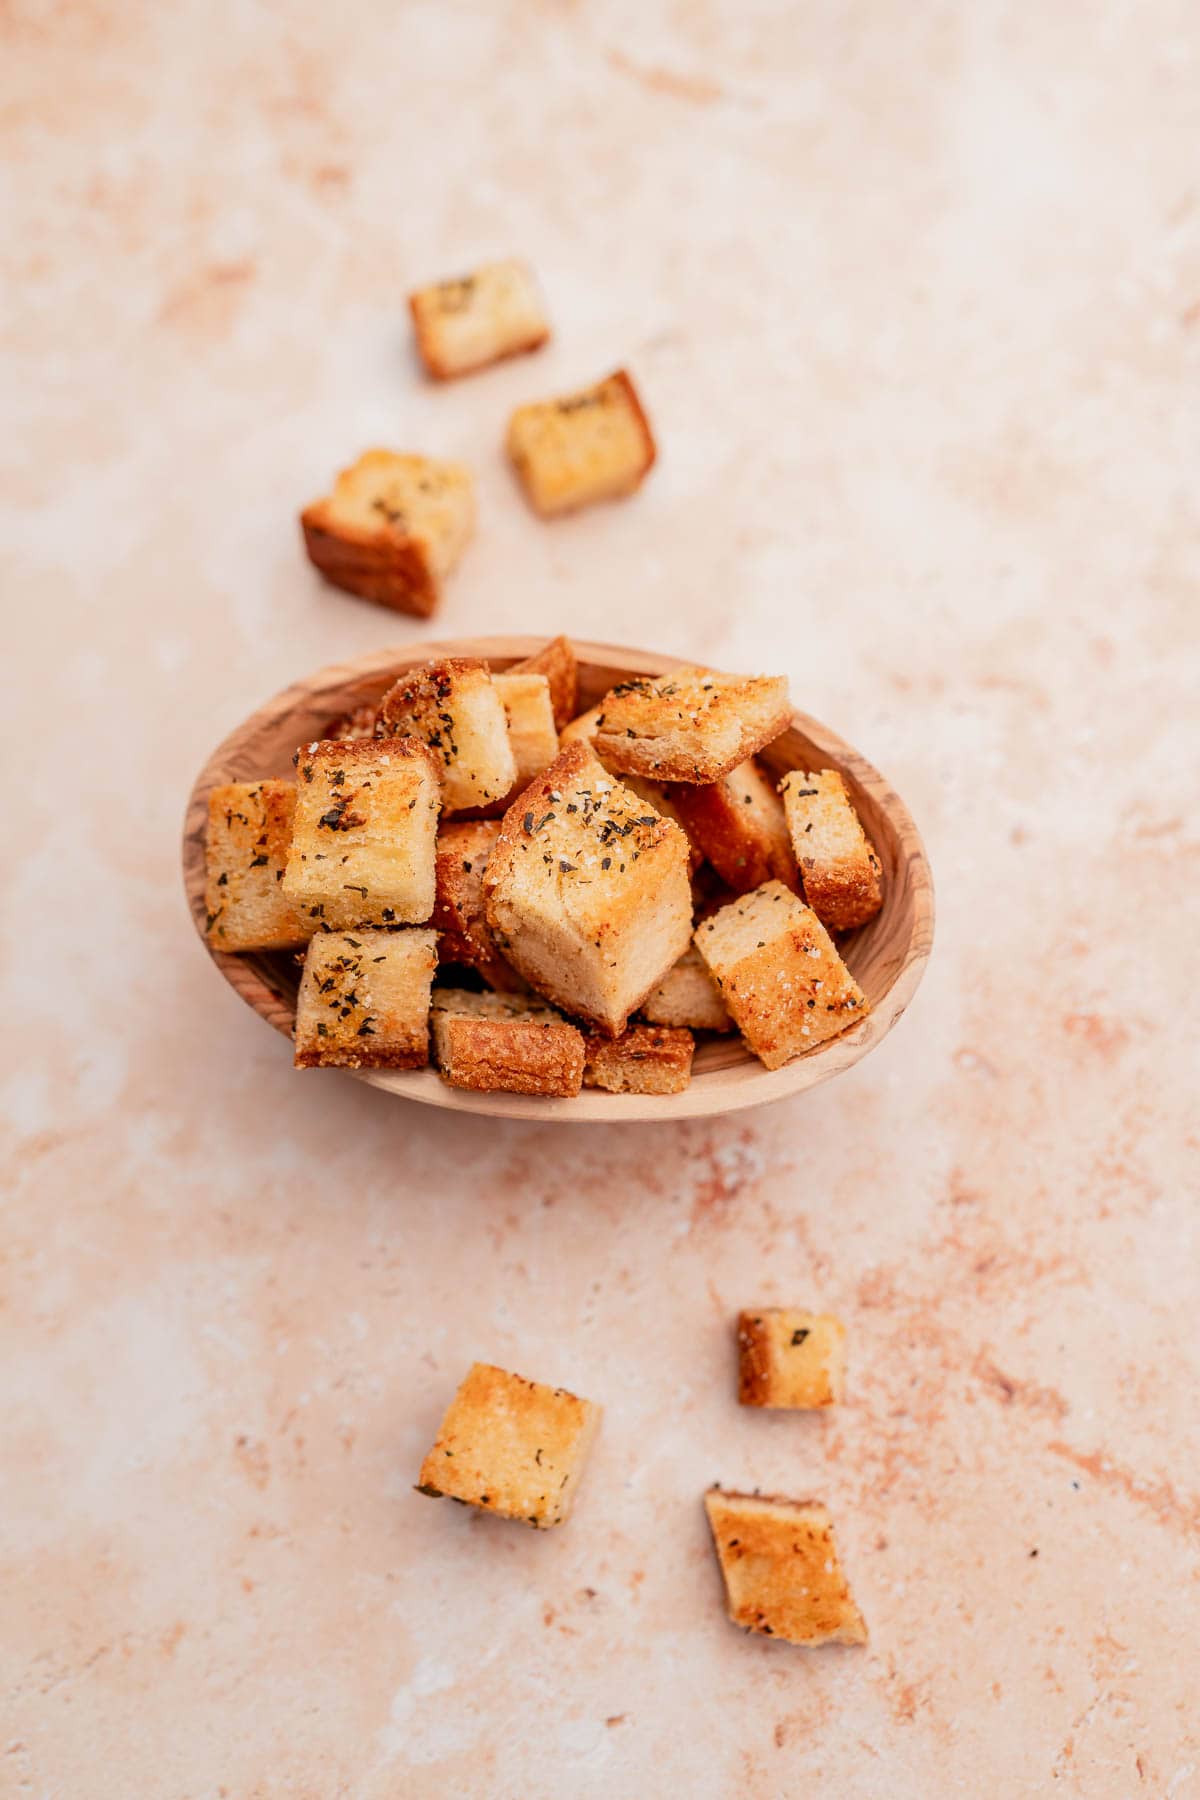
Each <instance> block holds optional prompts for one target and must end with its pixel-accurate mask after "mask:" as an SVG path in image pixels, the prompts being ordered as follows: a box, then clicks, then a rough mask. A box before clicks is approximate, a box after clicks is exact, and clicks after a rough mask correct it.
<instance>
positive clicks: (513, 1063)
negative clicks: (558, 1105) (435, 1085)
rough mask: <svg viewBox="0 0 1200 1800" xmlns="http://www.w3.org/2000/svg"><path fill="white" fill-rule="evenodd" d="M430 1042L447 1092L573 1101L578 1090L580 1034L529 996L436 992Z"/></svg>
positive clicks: (440, 989) (581, 1046) (579, 1086)
mask: <svg viewBox="0 0 1200 1800" xmlns="http://www.w3.org/2000/svg"><path fill="white" fill-rule="evenodd" d="M433 1043H434V1052H435V1055H436V1057H437V1064H438V1069H439V1070H440V1072H441V1074H442V1076H443V1078H444V1079H445V1080H446V1081H448V1082H449V1084H450V1086H451V1087H459V1088H472V1089H474V1090H475V1091H476V1092H477V1093H489V1094H490V1093H505V1094H550V1095H555V1096H557V1097H559V1098H563V1097H567V1098H573V1097H574V1095H576V1094H577V1093H578V1092H579V1090H580V1088H581V1086H582V1085H583V1034H582V1032H580V1031H579V1030H578V1029H577V1028H576V1027H575V1026H574V1025H569V1024H568V1023H567V1021H566V1020H565V1019H564V1018H563V1016H562V1014H561V1013H559V1012H555V1010H554V1008H553V1007H552V1006H547V1005H546V1003H545V1001H543V1000H538V999H536V998H535V997H532V996H531V997H528V998H526V997H525V996H523V995H520V994H497V993H490V994H471V993H466V992H463V991H460V990H457V989H454V988H439V989H438V991H437V992H436V993H435V994H434V996H433Z"/></svg>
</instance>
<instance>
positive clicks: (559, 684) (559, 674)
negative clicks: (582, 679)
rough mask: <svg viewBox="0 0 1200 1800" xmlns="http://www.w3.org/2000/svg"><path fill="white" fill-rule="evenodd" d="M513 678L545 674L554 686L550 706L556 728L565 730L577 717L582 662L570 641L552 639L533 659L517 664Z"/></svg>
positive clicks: (511, 671) (534, 654) (551, 688)
mask: <svg viewBox="0 0 1200 1800" xmlns="http://www.w3.org/2000/svg"><path fill="white" fill-rule="evenodd" d="M508 673H509V674H510V675H544V676H545V677H546V680H547V681H548V682H549V683H550V704H551V705H552V706H553V708H554V729H555V730H556V731H561V730H562V728H563V726H564V725H566V724H567V723H568V722H569V721H570V720H571V719H573V718H574V717H575V708H576V706H577V704H578V696H579V661H578V658H577V657H576V655H575V651H574V648H573V647H572V644H571V640H570V638H565V637H561V636H560V637H556V638H551V639H550V642H549V643H548V644H543V646H542V648H541V649H540V650H535V651H534V653H533V655H532V656H526V657H524V658H523V659H522V660H521V661H520V662H515V663H514V664H513V665H512V667H511V669H509V671H508Z"/></svg>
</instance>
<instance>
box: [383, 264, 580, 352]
mask: <svg viewBox="0 0 1200 1800" xmlns="http://www.w3.org/2000/svg"><path fill="white" fill-rule="evenodd" d="M408 306H409V311H410V312H411V313H412V318H413V325H414V327H415V328H416V335H417V348H418V350H419V351H420V353H421V361H422V362H423V363H424V364H425V367H426V368H427V369H428V371H429V373H430V374H431V375H433V376H436V377H437V379H438V380H439V381H446V380H448V379H449V378H450V377H451V376H454V375H469V374H470V373H471V372H472V371H473V370H475V369H484V368H486V367H487V366H488V364H489V363H494V362H500V361H501V360H502V359H503V358H504V357H506V356H519V355H521V354H522V353H523V352H525V351H528V350H536V349H538V348H539V347H540V346H541V345H542V344H544V343H545V342H546V339H547V338H548V337H549V336H550V327H549V325H548V324H547V322H546V314H545V310H544V308H543V306H542V298H541V295H540V294H539V293H538V289H537V283H536V282H535V281H534V279H533V273H532V271H531V270H530V269H529V267H528V266H527V265H526V264H525V263H523V262H516V261H510V262H496V263H486V264H484V266H483V267H482V268H479V269H476V270H475V271H474V273H473V274H470V275H463V276H460V277H458V278H457V279H456V280H453V281H439V282H436V283H434V285H433V286H432V287H424V288H418V289H417V291H416V293H415V294H410V295H409V297H408Z"/></svg>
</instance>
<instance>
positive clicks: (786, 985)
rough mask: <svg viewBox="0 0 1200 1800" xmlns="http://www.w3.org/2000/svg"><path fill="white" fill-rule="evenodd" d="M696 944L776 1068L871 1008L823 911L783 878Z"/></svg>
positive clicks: (711, 924) (705, 927)
mask: <svg viewBox="0 0 1200 1800" xmlns="http://www.w3.org/2000/svg"><path fill="white" fill-rule="evenodd" d="M695 941H696V948H697V949H698V950H699V952H700V954H701V956H702V957H703V958H704V960H705V962H706V963H707V964H708V966H709V969H710V970H711V972H712V974H713V976H714V978H715V980H716V983H717V986H718V987H719V988H720V990H721V998H722V999H723V1000H724V1002H725V1004H726V1006H727V1007H728V1008H729V1010H730V1012H731V1013H732V1014H733V1017H734V1021H735V1023H736V1024H737V1026H738V1028H739V1029H740V1031H741V1033H742V1036H743V1037H744V1038H745V1040H746V1042H747V1044H748V1045H749V1046H750V1048H751V1050H753V1052H754V1054H755V1056H757V1057H758V1058H759V1060H760V1062H762V1063H764V1064H765V1066H766V1067H767V1068H768V1069H779V1068H782V1067H783V1065H784V1063H787V1062H791V1060H792V1058H793V1057H796V1056H802V1055H803V1054H804V1052H805V1051H806V1050H815V1049H816V1047H817V1045H818V1044H822V1043H824V1042H825V1040H826V1039H827V1038H832V1037H837V1035H838V1034H839V1032H843V1031H846V1030H847V1029H848V1028H849V1027H850V1026H851V1025H857V1023H858V1021H859V1020H860V1019H861V1018H863V1017H864V1015H865V1014H866V1012H867V1010H868V1007H867V999H866V996H865V994H864V993H863V992H862V989H861V988H860V987H859V985H858V983H857V982H856V981H855V979H854V977H853V975H851V973H850V971H849V969H848V968H847V967H846V965H845V963H843V961H842V959H841V957H840V956H839V955H838V953H837V951H836V950H835V949H834V947H833V943H832V941H831V940H830V937H829V933H828V932H827V931H826V929H825V927H824V926H823V925H822V923H821V921H820V919H818V917H817V915H816V913H814V912H813V911H812V909H811V908H810V907H807V906H805V904H804V902H803V900H798V899H797V898H796V896H795V894H793V893H792V892H791V891H790V890H789V889H788V888H785V887H784V885H783V883H782V882H781V881H768V882H766V883H764V885H763V886H762V887H760V888H757V889H756V890H755V892H754V893H753V894H746V895H744V896H743V897H742V898H741V899H739V900H734V901H731V902H730V904H729V905H728V906H723V907H722V908H721V910H720V912H718V913H714V914H713V916H712V918H711V919H705V920H704V922H703V924H701V925H699V926H698V927H697V928H696V934H695Z"/></svg>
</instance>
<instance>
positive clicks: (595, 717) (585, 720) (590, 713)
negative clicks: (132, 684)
mask: <svg viewBox="0 0 1200 1800" xmlns="http://www.w3.org/2000/svg"><path fill="white" fill-rule="evenodd" d="M603 711H604V708H603V707H602V706H589V707H588V709H587V711H586V712H581V713H580V714H579V715H578V717H577V718H574V719H570V720H568V722H567V723H566V724H565V725H563V726H560V728H559V733H558V747H559V749H560V750H565V749H566V747H567V745H568V744H586V745H587V746H588V748H589V750H590V751H591V752H592V755H593V756H594V755H595V754H596V726H597V723H598V721H599V718H600V715H601V713H602V712H603Z"/></svg>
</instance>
